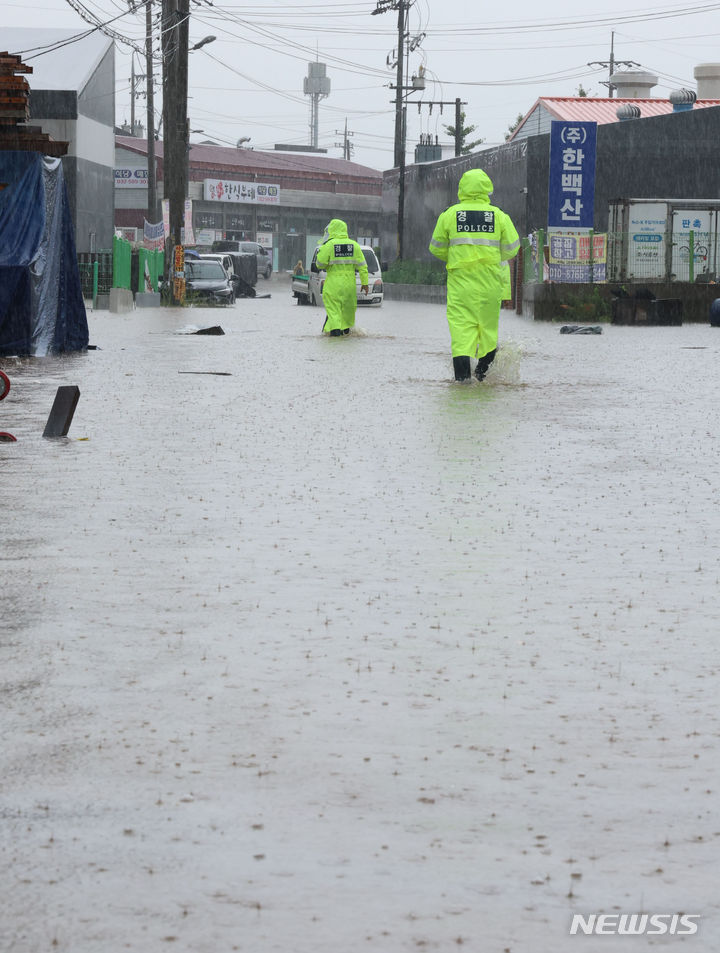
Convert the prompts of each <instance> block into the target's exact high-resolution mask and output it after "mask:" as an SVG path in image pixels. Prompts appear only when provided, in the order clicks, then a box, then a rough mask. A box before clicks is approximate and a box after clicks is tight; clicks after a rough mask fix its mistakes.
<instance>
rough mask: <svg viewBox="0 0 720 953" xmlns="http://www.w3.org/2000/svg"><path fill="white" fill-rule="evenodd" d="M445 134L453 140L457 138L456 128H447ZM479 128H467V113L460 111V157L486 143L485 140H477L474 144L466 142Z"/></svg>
mask: <svg viewBox="0 0 720 953" xmlns="http://www.w3.org/2000/svg"><path fill="white" fill-rule="evenodd" d="M444 129H445V132H446V133H447V135H448V136H450V138H451V139H454V138H455V126H445V127H444ZM476 129H477V126H466V125H465V112H464V110H462V109H461V110H460V155H461V156H466V155H467V154H468V153H469V152H472V151H473V149H474V148H475V146H479V145H480V144H481V143H483V142H485V140H484V139H475V140H473V142H466V141H465V140H466V139H467V137H468V136H469V135H470V133H471V132H475V130H476Z"/></svg>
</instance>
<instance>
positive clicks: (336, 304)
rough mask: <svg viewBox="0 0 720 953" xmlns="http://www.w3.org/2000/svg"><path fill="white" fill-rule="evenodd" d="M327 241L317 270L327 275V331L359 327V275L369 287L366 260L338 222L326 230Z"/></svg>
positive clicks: (325, 299)
mask: <svg viewBox="0 0 720 953" xmlns="http://www.w3.org/2000/svg"><path fill="white" fill-rule="evenodd" d="M325 235H326V236H327V237H326V241H325V243H324V244H323V245H322V246H321V247H320V251H319V252H318V254H317V259H316V260H317V266H318V268H322V269H324V270H325V271H326V272H327V278H326V279H325V284H324V285H323V290H322V295H323V303H324V305H325V310H326V311H327V320H326V322H325V326H324V327H323V331H324V332H325V333H326V334H329V333H330V331H334V330H341V331H344V330H345V329H346V328H352V327H353V326H354V325H355V310H356V308H357V287H356V283H355V272H356V271H358V272H359V273H360V284H361V285H367V283H368V268H367V263H366V261H365V256H364V255H363V253H362V249H361V248H360V246H359V245H358V243H357V242H354V241H353V240H352V239H351V238H349V237H348V231H347V225H346V224H345V222H343V221H342V219H339V218H334V219H333V220H332V221H331V222H330V224H329V225H328V227H327V229H326V230H325Z"/></svg>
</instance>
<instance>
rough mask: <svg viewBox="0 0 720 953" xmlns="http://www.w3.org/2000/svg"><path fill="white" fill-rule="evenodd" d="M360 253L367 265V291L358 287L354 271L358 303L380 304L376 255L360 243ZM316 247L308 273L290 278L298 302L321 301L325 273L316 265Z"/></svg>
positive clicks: (380, 293)
mask: <svg viewBox="0 0 720 953" xmlns="http://www.w3.org/2000/svg"><path fill="white" fill-rule="evenodd" d="M360 248H361V249H362V253H363V255H364V257H365V263H366V264H367V266H368V293H367V294H364V293H363V292H362V291H361V290H360V288H361V285H360V275H359V274H358V273H357V272H356V273H355V285H356V288H357V302H358V304H376V305H381V304H382V301H383V297H384V293H383V281H382V269H381V268H380V263H379V261H378V260H377V255H376V254H375V252H374V251H373V250H372V248H371V247H370V246H369V245H361V246H360ZM317 253H318V248H316V249H315V253H314V254H313V257H312V263H311V265H310V273H309V274H308V275H294V276H293V279H292V285H291V289H292V296H293V298H296V299H297V303H298V304H313V305H318V304H320V303H321V301H322V290H323V285H324V284H325V278H326V277H327V273H326V272H325V271H322V270H321V269H319V268H318V266H317V262H316V259H317Z"/></svg>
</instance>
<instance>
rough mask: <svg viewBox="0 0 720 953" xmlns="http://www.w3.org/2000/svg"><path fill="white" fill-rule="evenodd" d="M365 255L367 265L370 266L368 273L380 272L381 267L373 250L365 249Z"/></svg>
mask: <svg viewBox="0 0 720 953" xmlns="http://www.w3.org/2000/svg"><path fill="white" fill-rule="evenodd" d="M362 253H363V255H364V256H365V263H366V264H367V266H368V271H380V265H378V260H377V258H376V257H375V252H374V251H373V250H372V248H363V250H362Z"/></svg>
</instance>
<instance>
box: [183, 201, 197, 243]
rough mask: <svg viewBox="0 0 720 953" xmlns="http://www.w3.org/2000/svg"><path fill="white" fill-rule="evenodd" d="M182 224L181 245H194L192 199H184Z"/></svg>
mask: <svg viewBox="0 0 720 953" xmlns="http://www.w3.org/2000/svg"><path fill="white" fill-rule="evenodd" d="M184 226H185V231H184V239H183V245H194V244H195V236H194V235H193V225H192V199H185V213H184Z"/></svg>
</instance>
